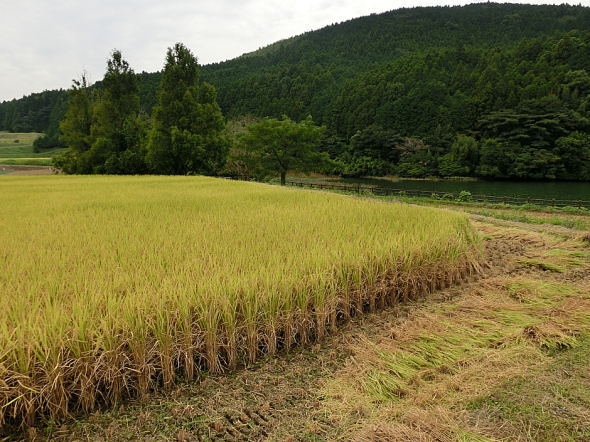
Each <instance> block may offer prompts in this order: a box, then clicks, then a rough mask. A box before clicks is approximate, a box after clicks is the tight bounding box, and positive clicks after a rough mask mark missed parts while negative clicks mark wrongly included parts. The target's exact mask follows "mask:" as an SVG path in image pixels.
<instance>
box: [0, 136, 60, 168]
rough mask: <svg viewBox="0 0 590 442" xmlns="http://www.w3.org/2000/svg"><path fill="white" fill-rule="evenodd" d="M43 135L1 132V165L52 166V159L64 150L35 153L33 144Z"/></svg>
mask: <svg viewBox="0 0 590 442" xmlns="http://www.w3.org/2000/svg"><path fill="white" fill-rule="evenodd" d="M41 135H42V134H39V133H12V132H0V165H9V166H12V165H16V166H51V158H52V157H53V156H55V155H57V154H58V153H60V152H62V151H63V150H64V149H47V150H44V151H43V152H39V153H36V152H33V142H34V141H35V140H36V139H37V138H38V137H39V136H41Z"/></svg>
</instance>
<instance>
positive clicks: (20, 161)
mask: <svg viewBox="0 0 590 442" xmlns="http://www.w3.org/2000/svg"><path fill="white" fill-rule="evenodd" d="M51 161H52V160H51V158H0V165H5V166H51V164H52V162H51Z"/></svg>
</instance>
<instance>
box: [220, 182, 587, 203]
mask: <svg viewBox="0 0 590 442" xmlns="http://www.w3.org/2000/svg"><path fill="white" fill-rule="evenodd" d="M223 178H227V179H232V180H240V181H254V180H252V179H250V178H244V177H223ZM286 184H287V185H288V186H294V187H301V188H308V189H323V190H339V191H343V192H352V193H358V194H362V193H372V194H373V195H379V196H400V197H404V196H407V197H421V198H435V199H439V200H441V201H445V200H448V201H475V202H483V203H496V204H498V203H503V204H513V205H523V204H536V205H539V206H553V207H583V208H587V209H590V200H566V199H542V198H518V197H513V196H498V195H472V194H470V193H468V194H463V195H461V193H456V192H441V191H436V190H410V189H396V188H393V187H379V186H366V185H362V184H352V185H351V184H332V183H310V182H304V181H292V180H288V181H287V183H286Z"/></svg>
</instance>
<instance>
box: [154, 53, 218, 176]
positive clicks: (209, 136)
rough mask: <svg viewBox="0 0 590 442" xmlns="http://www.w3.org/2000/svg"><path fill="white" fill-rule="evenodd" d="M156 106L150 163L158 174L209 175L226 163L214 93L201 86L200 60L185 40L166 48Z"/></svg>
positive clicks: (209, 88)
mask: <svg viewBox="0 0 590 442" xmlns="http://www.w3.org/2000/svg"><path fill="white" fill-rule="evenodd" d="M158 98H159V104H158V105H157V106H156V107H155V108H154V111H153V116H152V129H151V131H150V135H149V142H148V156H147V158H148V161H149V163H150V165H151V167H152V170H153V171H154V172H155V173H160V174H165V175H173V174H174V175H178V174H183V175H185V174H192V173H198V174H204V175H211V174H215V173H216V172H217V171H219V170H220V169H221V168H222V167H223V165H224V164H225V161H226V158H227V154H228V151H229V143H228V141H227V139H226V137H225V132H224V129H225V121H224V119H223V115H222V114H221V109H220V108H219V106H218V105H217V101H216V91H215V88H214V87H213V86H211V85H210V84H207V83H201V84H199V65H198V63H197V58H196V57H195V56H194V55H193V54H192V52H191V51H190V50H189V49H188V48H187V47H186V46H184V45H183V44H181V43H177V44H176V45H174V47H172V48H169V49H168V53H167V55H166V64H165V66H164V71H163V72H162V79H161V83H160V89H159V92H158Z"/></svg>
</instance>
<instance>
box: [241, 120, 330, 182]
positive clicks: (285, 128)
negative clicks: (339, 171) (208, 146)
mask: <svg viewBox="0 0 590 442" xmlns="http://www.w3.org/2000/svg"><path fill="white" fill-rule="evenodd" d="M323 131H324V128H322V127H319V126H316V125H315V124H314V123H313V120H312V118H311V117H308V118H306V119H305V120H302V121H301V122H295V121H293V120H291V119H290V118H288V117H286V116H284V117H283V118H281V119H277V118H264V119H262V120H261V121H260V122H257V123H254V124H251V125H249V126H247V131H246V133H245V134H244V135H243V136H242V137H241V147H242V148H243V152H244V154H245V157H246V158H248V160H249V161H252V162H253V163H254V165H255V167H258V168H260V169H261V171H262V172H263V173H267V172H270V171H274V172H276V173H278V174H279V176H280V178H281V184H283V185H284V184H285V182H286V176H287V172H288V171H301V172H307V171H311V170H314V168H317V167H318V166H320V165H321V163H322V162H327V161H328V155H327V154H326V153H322V152H319V150H318V148H319V143H320V139H321V136H322V132H323ZM248 160H247V161H248ZM258 173H260V171H258Z"/></svg>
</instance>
